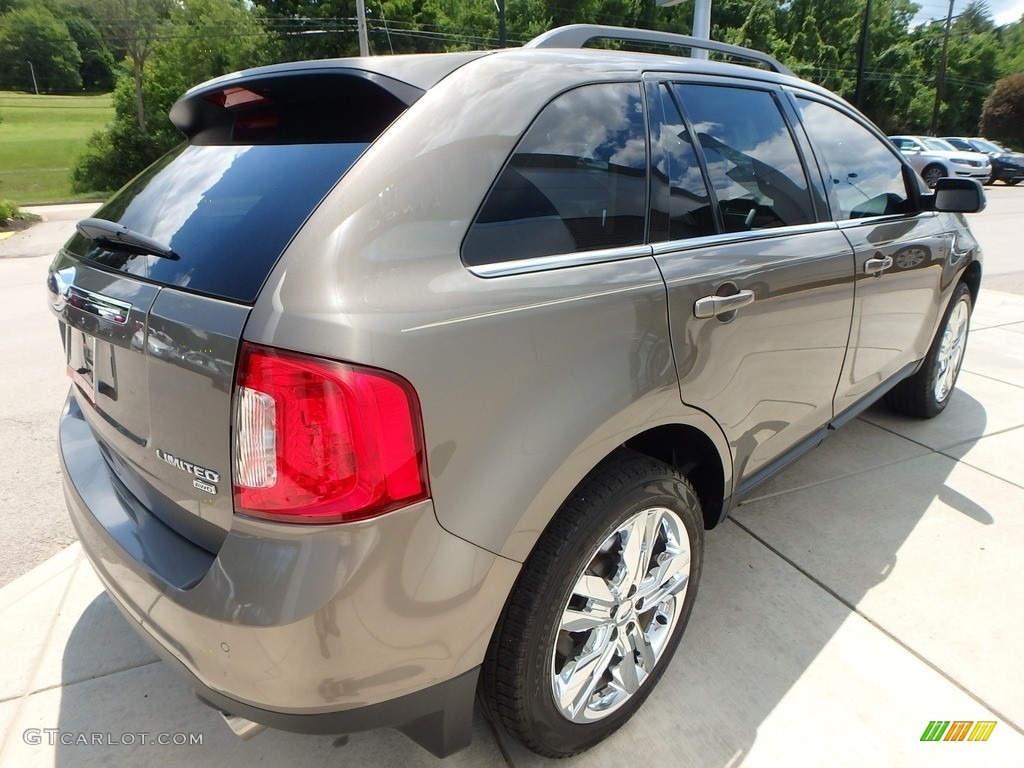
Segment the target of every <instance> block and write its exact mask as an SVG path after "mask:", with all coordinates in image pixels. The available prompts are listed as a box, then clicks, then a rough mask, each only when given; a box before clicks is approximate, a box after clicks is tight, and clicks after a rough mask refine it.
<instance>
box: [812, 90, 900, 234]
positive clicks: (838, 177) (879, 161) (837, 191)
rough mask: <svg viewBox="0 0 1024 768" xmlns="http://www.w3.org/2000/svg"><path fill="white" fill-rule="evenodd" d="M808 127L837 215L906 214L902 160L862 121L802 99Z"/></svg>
mask: <svg viewBox="0 0 1024 768" xmlns="http://www.w3.org/2000/svg"><path fill="white" fill-rule="evenodd" d="M797 103H798V104H799V105H800V111H801V112H802V113H803V118H804V127H805V128H806V130H807V135H808V136H810V138H811V141H812V142H813V143H814V146H815V152H816V153H818V154H819V155H822V157H819V158H818V161H819V164H820V165H821V166H822V172H823V173H824V174H825V176H826V181H827V182H829V186H830V187H831V195H832V200H833V203H832V205H833V208H835V209H838V210H836V211H835V212H834V213H835V217H836V218H837V219H857V218H863V217H865V216H882V215H886V214H897V213H907V212H909V211H911V210H912V209H913V203H912V201H911V199H910V195H909V194H908V192H907V184H906V181H905V180H904V177H903V163H901V162H900V160H899V159H898V158H897V157H896V155H895V154H893V152H892V150H890V149H889V148H888V147H887V146H886V145H885V143H883V142H882V140H881V139H879V138H878V137H877V136H875V135H874V134H873V133H871V132H870V131H869V130H868V129H867V128H865V127H864V126H863V125H861V124H860V123H858V122H856V121H855V120H853V119H851V118H849V117H847V116H846V115H844V114H843V113H842V112H840V111H839V110H837V109H834V108H833V107H830V106H828V105H827V104H822V103H821V102H818V101H812V100H810V99H803V98H798V99H797Z"/></svg>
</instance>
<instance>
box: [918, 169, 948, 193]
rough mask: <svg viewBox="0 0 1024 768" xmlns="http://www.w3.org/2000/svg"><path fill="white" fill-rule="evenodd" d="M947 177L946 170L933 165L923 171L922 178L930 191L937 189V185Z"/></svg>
mask: <svg viewBox="0 0 1024 768" xmlns="http://www.w3.org/2000/svg"><path fill="white" fill-rule="evenodd" d="M945 176H946V169H945V168H943V167H942V166H941V165H936V164H932V165H929V166H926V167H925V169H924V170H923V171H921V178H922V179H924V183H925V184H927V185H928V189H935V183H936V182H937V181H938V180H939V179H942V178H945Z"/></svg>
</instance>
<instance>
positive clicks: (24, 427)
mask: <svg viewBox="0 0 1024 768" xmlns="http://www.w3.org/2000/svg"><path fill="white" fill-rule="evenodd" d="M987 193H988V207H987V208H986V209H985V211H983V212H982V213H980V214H975V215H972V216H970V217H969V218H970V222H971V228H972V230H973V232H974V233H975V235H976V236H977V238H978V240H979V241H980V242H981V245H982V248H983V250H984V253H985V276H984V284H985V286H986V287H988V288H993V289H996V290H1000V291H1006V292H1010V293H1017V294H1021V295H1024V252H1022V251H1024V249H1022V247H1021V244H1020V239H1021V236H1022V232H1024V230H1022V227H1021V224H1022V223H1024V184H1022V185H1019V186H1017V187H1007V186H1004V185H1001V184H1000V185H996V186H994V187H988V188H987ZM94 208H95V206H93V205H60V206H47V207H40V208H33V209H31V210H33V211H34V212H36V213H39V214H41V215H43V216H44V217H45V219H46V220H45V221H44V222H42V223H40V224H37V225H35V226H34V227H32V228H31V229H28V230H25V231H23V232H19V233H17V234H15V235H13V236H11V237H8V238H5V239H3V240H0V329H2V334H0V360H2V361H3V368H2V370H3V375H2V376H0V425H2V433H0V435H2V439H0V468H2V469H0V509H2V510H3V513H2V514H0V541H2V542H3V545H2V546H0V586H3V585H5V584H7V583H8V582H10V581H11V580H13V579H15V578H17V577H18V576H20V575H21V574H23V573H25V572H26V571H28V570H30V569H31V568H33V567H34V566H36V565H38V564H39V563H41V562H43V561H44V560H46V559H48V558H49V557H50V556H52V555H54V554H56V553H57V552H59V551H60V550H62V549H63V548H64V547H66V546H67V545H68V544H70V543H71V542H72V541H74V540H75V538H76V537H75V533H74V530H73V529H72V527H71V524H70V522H69V520H68V517H67V514H66V512H65V509H64V499H63V495H62V492H61V487H60V470H59V468H58V464H57V445H56V424H57V417H58V415H59V413H60V409H61V407H62V405H63V402H64V397H65V395H66V393H67V389H68V379H67V377H66V376H65V374H64V361H63V357H62V354H61V348H60V342H59V337H58V333H57V323H56V320H55V319H54V318H53V316H52V315H50V313H49V311H48V310H47V308H46V299H45V295H46V294H45V287H44V280H45V276H46V268H47V266H48V265H49V262H50V260H51V259H52V257H53V254H54V253H56V252H57V250H58V249H59V248H60V246H61V245H62V244H63V243H64V241H65V240H67V238H68V237H70V235H71V233H72V232H73V230H74V224H75V222H76V221H78V220H79V219H81V218H85V217H87V216H89V215H90V213H92V211H93V210H94Z"/></svg>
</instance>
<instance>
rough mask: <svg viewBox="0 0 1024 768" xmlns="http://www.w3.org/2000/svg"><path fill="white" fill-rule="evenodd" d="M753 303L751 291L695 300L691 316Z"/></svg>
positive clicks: (728, 309)
mask: <svg viewBox="0 0 1024 768" xmlns="http://www.w3.org/2000/svg"><path fill="white" fill-rule="evenodd" d="M890 261H891V259H890ZM753 303H754V292H753V291H740V292H739V293H734V294H733V295H732V296H705V297H704V298H703V299H697V301H696V302H694V305H693V316H694V317H696V318H700V319H704V318H708V317H717V316H718V315H724V314H725V313H726V312H734V311H736V310H737V309H739V308H740V307H745V306H747V304H753Z"/></svg>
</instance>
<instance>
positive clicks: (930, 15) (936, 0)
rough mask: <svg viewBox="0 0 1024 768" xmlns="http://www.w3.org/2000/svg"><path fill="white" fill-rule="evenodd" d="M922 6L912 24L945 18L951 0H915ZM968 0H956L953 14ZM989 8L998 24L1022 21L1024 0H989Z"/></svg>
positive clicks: (965, 5) (965, 4)
mask: <svg viewBox="0 0 1024 768" xmlns="http://www.w3.org/2000/svg"><path fill="white" fill-rule="evenodd" d="M914 2H916V3H917V4H918V5H920V6H921V10H920V11H918V13H917V16H915V17H914V20H913V22H912V25H917V24H924V23H926V22H928V21H931V20H932V19H945V18H946V14H947V13H948V12H949V0H914ZM967 3H968V0H954V2H953V15H954V16H955V15H956V14H958V13H959V12H960V11H962V10H963V9H964V8H966V7H967ZM988 9H989V13H990V15H991V16H992V18H993V19H994V20H995V23H996V26H1002V25H1003V24H1009V23H1010V22H1012V21H1020V17H1021V15H1024V0H988Z"/></svg>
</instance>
